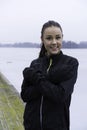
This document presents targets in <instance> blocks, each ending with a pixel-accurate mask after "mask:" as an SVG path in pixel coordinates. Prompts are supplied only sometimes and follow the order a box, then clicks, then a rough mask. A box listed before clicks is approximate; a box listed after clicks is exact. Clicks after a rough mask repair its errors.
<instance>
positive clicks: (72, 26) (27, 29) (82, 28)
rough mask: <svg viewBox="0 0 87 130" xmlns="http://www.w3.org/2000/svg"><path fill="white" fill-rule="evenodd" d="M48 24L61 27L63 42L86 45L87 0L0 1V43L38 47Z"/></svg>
mask: <svg viewBox="0 0 87 130" xmlns="http://www.w3.org/2000/svg"><path fill="white" fill-rule="evenodd" d="M48 20H55V21H57V22H59V23H60V24H61V26H62V28H63V33H64V40H66V41H68V40H72V41H75V42H77V43H79V42H80V41H87V0H0V43H15V42H34V43H40V32H41V28H42V25H43V24H44V23H45V22H47V21H48Z"/></svg>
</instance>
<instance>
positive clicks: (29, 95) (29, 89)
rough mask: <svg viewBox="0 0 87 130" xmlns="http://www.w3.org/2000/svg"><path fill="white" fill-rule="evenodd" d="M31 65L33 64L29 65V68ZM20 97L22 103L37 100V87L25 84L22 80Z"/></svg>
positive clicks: (38, 94)
mask: <svg viewBox="0 0 87 130" xmlns="http://www.w3.org/2000/svg"><path fill="white" fill-rule="evenodd" d="M33 64H34V62H32V63H31V66H32V65H33ZM31 66H30V67H31ZM20 95H21V98H22V100H23V101H24V102H29V101H30V100H33V99H37V98H38V97H39V96H40V93H39V91H38V89H37V86H35V85H32V84H30V83H29V82H27V81H26V80H25V79H23V82H22V85H21V93H20Z"/></svg>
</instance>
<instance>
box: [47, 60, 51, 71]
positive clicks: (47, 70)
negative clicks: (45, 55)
mask: <svg viewBox="0 0 87 130" xmlns="http://www.w3.org/2000/svg"><path fill="white" fill-rule="evenodd" d="M51 65H52V59H51V58H50V63H49V66H48V68H47V73H48V72H49V70H50V67H51Z"/></svg>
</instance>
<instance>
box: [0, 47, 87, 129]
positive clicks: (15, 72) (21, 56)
mask: <svg viewBox="0 0 87 130" xmlns="http://www.w3.org/2000/svg"><path fill="white" fill-rule="evenodd" d="M62 51H63V53H65V54H67V55H71V56H74V57H76V58H77V59H78V61H79V69H78V79H77V82H76V84H75V88H74V93H73V95H72V102H71V107H70V112H71V113H70V114H71V115H70V117H71V120H70V121H71V130H87V101H86V100H87V82H86V80H87V77H86V75H87V49H62ZM38 53H39V49H36V48H0V72H2V73H3V74H4V75H5V77H6V78H7V79H8V80H9V81H10V83H11V84H13V85H14V86H15V88H16V89H17V90H18V92H19V93H20V91H21V84H22V80H23V77H22V71H23V69H24V68H25V67H27V66H29V65H30V63H31V61H32V60H33V59H35V58H37V57H38Z"/></svg>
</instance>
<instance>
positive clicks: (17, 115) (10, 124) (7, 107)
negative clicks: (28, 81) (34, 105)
mask: <svg viewBox="0 0 87 130" xmlns="http://www.w3.org/2000/svg"><path fill="white" fill-rule="evenodd" d="M23 112H24V104H23V102H22V100H21V98H20V96H19V94H18V92H17V91H16V90H15V88H14V87H13V86H12V85H9V84H8V83H7V82H6V81H5V80H4V78H3V76H2V75H1V74H0V130H24V128H23V125H22V124H23Z"/></svg>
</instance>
